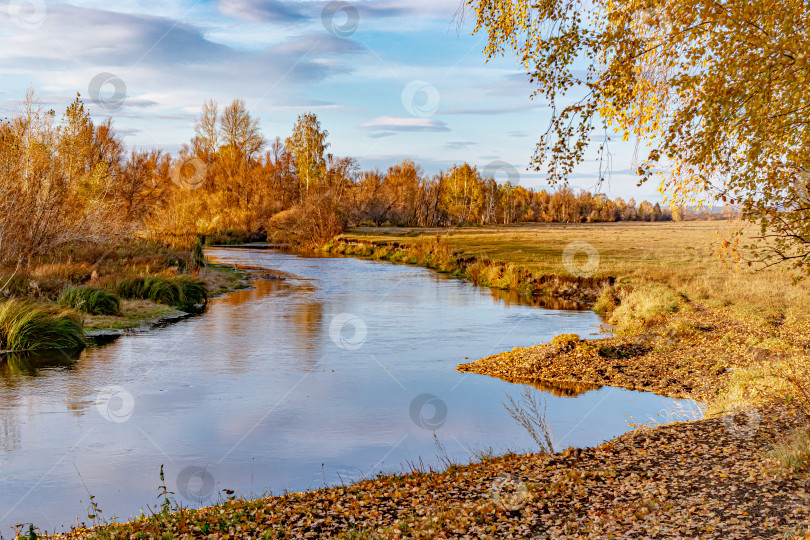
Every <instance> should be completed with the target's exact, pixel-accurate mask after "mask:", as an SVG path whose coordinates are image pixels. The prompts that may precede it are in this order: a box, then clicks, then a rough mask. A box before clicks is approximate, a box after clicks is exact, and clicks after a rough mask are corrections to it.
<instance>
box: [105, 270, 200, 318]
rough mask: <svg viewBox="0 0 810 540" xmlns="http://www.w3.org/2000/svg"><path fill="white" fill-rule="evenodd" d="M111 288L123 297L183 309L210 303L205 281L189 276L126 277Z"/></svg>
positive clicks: (196, 307) (189, 309)
mask: <svg viewBox="0 0 810 540" xmlns="http://www.w3.org/2000/svg"><path fill="white" fill-rule="evenodd" d="M111 288H112V290H113V291H115V293H116V294H118V295H119V296H120V297H121V298H127V299H133V300H151V301H152V302H157V303H158V304H165V305H167V306H172V307H174V308H177V309H180V310H183V311H197V310H199V309H200V308H201V307H202V306H205V305H206V304H207V303H208V289H207V287H206V285H205V282H204V281H203V280H201V279H197V278H192V277H188V276H172V277H165V276H142V277H132V278H125V279H122V280H120V281H117V282H115V283H113V284H112V285H111Z"/></svg>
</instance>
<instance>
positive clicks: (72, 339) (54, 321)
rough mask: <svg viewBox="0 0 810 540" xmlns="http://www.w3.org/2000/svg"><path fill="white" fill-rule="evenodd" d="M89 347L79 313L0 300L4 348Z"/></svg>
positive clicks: (0, 339) (0, 343) (1, 344)
mask: <svg viewBox="0 0 810 540" xmlns="http://www.w3.org/2000/svg"><path fill="white" fill-rule="evenodd" d="M85 346H86V344H85V341H84V328H83V326H82V321H81V318H80V317H79V316H78V315H77V314H76V313H75V312H73V311H69V310H65V309H60V308H55V307H51V306H41V305H37V304H34V303H33V302H29V301H26V300H6V301H5V302H2V303H0V350H8V351H46V350H56V349H62V350H81V349H84V347H85Z"/></svg>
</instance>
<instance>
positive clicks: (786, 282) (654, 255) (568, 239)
mask: <svg viewBox="0 0 810 540" xmlns="http://www.w3.org/2000/svg"><path fill="white" fill-rule="evenodd" d="M731 226H732V225H731V224H729V223H728V222H723V221H692V222H661V223H641V222H632V223H631V222H623V223H595V224H556V223H555V224H535V223H527V224H519V225H510V226H501V227H474V228H456V229H407V228H379V229H377V228H366V229H358V230H355V231H351V232H350V233H348V234H346V235H344V237H345V238H347V239H352V240H359V241H363V242H398V243H401V244H409V243H413V242H416V241H417V240H418V237H419V236H420V235H423V236H425V237H435V236H436V235H437V234H438V235H441V236H442V238H444V239H445V240H446V241H447V243H448V244H449V246H450V247H451V248H452V250H453V251H454V252H456V253H458V254H459V256H460V257H479V258H485V259H490V260H493V261H502V262H506V263H513V264H515V265H518V266H520V267H522V268H526V269H528V270H530V271H532V272H535V273H537V274H562V275H566V274H570V272H569V270H568V269H566V267H565V265H564V264H563V257H562V255H563V251H564V250H565V248H566V246H568V245H570V244H571V243H573V242H584V243H587V244H590V245H591V246H593V247H594V248H595V250H596V252H597V253H598V255H599V262H598V266H597V267H596V268H595V270H594V277H607V276H610V277H615V278H616V280H617V284H619V285H620V286H621V285H623V286H630V287H634V288H637V287H639V286H642V285H647V284H663V285H665V286H667V287H668V288H671V289H672V290H673V291H675V292H677V293H678V294H682V295H684V296H685V297H687V298H688V299H690V300H693V301H697V302H701V303H705V304H706V305H707V306H708V307H729V308H731V309H732V310H734V311H735V312H736V313H738V314H740V315H744V316H753V317H757V318H780V319H781V318H785V319H790V320H796V321H800V320H805V319H807V318H808V310H807V308H806V306H807V299H808V298H810V284H808V283H806V282H801V283H799V284H798V285H794V279H793V278H794V276H793V274H791V273H790V272H788V271H786V270H784V269H782V268H772V269H769V270H762V271H757V270H756V269H755V267H752V268H749V267H748V266H747V265H745V264H740V265H737V264H735V263H734V261H733V260H732V259H731V258H730V257H726V258H723V259H720V258H718V253H719V252H720V250H721V247H722V243H723V241H725V240H726V239H728V238H729V236H730V234H729V233H730V230H731ZM585 258H586V256H585V254H584V253H581V254H580V255H578V256H577V258H576V259H575V260H577V261H580V260H581V261H582V262H583V263H584V262H585Z"/></svg>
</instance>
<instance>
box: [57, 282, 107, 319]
mask: <svg viewBox="0 0 810 540" xmlns="http://www.w3.org/2000/svg"><path fill="white" fill-rule="evenodd" d="M56 303H57V304H59V305H60V306H62V307H66V308H71V309H75V310H78V311H83V312H85V313H89V314H91V315H118V314H119V313H121V299H120V298H118V297H117V296H116V295H114V294H111V293H109V292H108V291H105V290H103V289H97V288H95V287H68V288H67V289H65V290H64V291H62V293H61V294H60V295H59V298H58V299H57V301H56Z"/></svg>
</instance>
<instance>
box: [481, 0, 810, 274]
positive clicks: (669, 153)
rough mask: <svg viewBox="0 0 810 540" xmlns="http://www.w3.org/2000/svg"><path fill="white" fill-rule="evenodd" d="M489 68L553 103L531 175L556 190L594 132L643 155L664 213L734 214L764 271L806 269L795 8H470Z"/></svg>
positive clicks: (803, 109) (569, 2)
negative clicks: (697, 208)
mask: <svg viewBox="0 0 810 540" xmlns="http://www.w3.org/2000/svg"><path fill="white" fill-rule="evenodd" d="M467 4H468V5H469V6H470V7H471V8H472V10H473V11H474V13H475V17H476V31H481V32H484V33H486V35H487V37H488V43H487V45H486V49H485V52H486V54H487V55H488V57H490V58H492V57H495V56H499V55H501V54H503V53H504V52H505V51H506V50H510V51H512V52H514V53H516V55H517V57H518V58H519V60H520V62H521V64H522V66H523V67H524V68H525V69H526V71H527V72H528V74H529V75H530V76H531V78H532V80H533V81H534V82H535V84H536V85H537V88H536V91H535V94H534V97H539V98H542V99H544V100H546V101H548V102H550V104H551V111H552V118H551V122H550V125H549V128H548V131H547V132H546V133H545V135H544V136H543V137H542V138H541V139H540V141H539V143H538V145H537V148H536V152H535V156H534V165H535V167H536V168H538V169H541V168H542V169H547V171H548V173H549V176H550V179H551V181H552V182H559V183H565V182H566V180H567V178H568V176H569V175H570V174H571V173H572V172H573V170H574V168H575V167H576V166H577V165H578V164H579V163H580V162H582V161H583V160H584V159H585V157H586V152H587V149H588V148H589V145H590V144H591V143H592V142H595V143H596V148H597V155H604V152H605V150H606V144H607V140H606V139H605V137H604V136H601V135H600V134H602V133H606V134H610V133H611V132H612V131H613V130H615V131H618V132H619V133H620V134H621V135H622V136H623V137H625V138H628V137H634V138H636V140H638V141H639V148H640V149H644V154H643V157H642V159H641V162H640V163H639V164H638V167H637V171H638V174H639V176H640V180H641V181H642V182H645V181H649V180H651V179H654V178H655V179H657V180H658V181H659V182H660V189H661V191H662V192H663V193H664V194H665V195H666V197H667V200H668V202H669V203H671V204H674V205H694V204H698V203H702V202H712V201H716V200H722V201H728V202H730V203H732V204H735V205H738V206H739V207H740V209H741V212H742V216H743V217H744V218H745V219H746V220H748V221H749V222H752V223H756V224H758V226H759V230H760V231H761V233H762V234H761V235H760V236H761V239H762V241H761V242H760V243H759V244H758V245H757V246H753V247H754V249H755V253H756V255H757V256H758V257H759V258H760V260H762V261H765V262H766V263H768V264H771V263H775V262H779V261H785V260H790V261H793V262H794V263H795V264H797V265H798V266H802V265H804V264H805V262H807V261H808V260H810V220H808V219H807V218H808V213H809V212H810V196H808V191H810V190H808V186H807V184H808V181H810V128H808V126H810V124H809V123H808V122H807V112H808V110H810V94H808V93H807V92H806V86H807V81H808V80H810V70H809V69H808V68H809V67H810V66H809V65H808V62H810V56H808V54H807V53H806V49H807V45H808V42H810V34H808V32H809V31H810V14H809V11H808V10H809V9H810V8H808V4H807V3H806V2H804V1H803V0H779V1H776V0H758V1H756V2H740V1H736V0H718V1H711V2H709V1H704V0H654V1H650V0H624V1H621V2H616V1H614V0H548V1H543V2H527V1H525V0H468V1H467Z"/></svg>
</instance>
